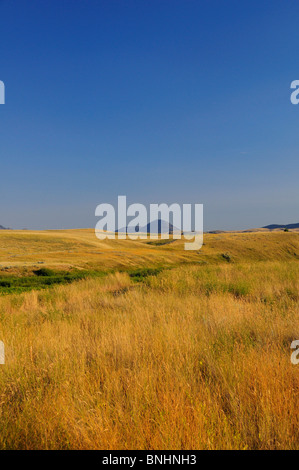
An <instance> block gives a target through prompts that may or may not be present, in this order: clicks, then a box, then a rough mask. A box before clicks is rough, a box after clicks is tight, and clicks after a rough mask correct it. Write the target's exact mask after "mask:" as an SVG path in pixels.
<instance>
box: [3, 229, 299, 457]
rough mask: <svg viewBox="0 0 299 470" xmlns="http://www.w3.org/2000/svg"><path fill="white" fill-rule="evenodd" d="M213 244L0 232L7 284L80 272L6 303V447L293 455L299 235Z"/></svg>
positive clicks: (217, 238)
mask: <svg viewBox="0 0 299 470" xmlns="http://www.w3.org/2000/svg"><path fill="white" fill-rule="evenodd" d="M204 242H205V245H204V247H203V249H202V250H200V251H199V252H186V251H184V250H183V244H182V242H181V241H173V242H172V243H168V244H159V243H154V244H153V243H152V242H151V243H150V244H149V243H147V242H145V241H136V242H132V241H129V240H125V241H116V240H115V241H111V240H110V241H106V242H100V241H99V240H97V239H96V238H95V237H94V234H93V232H92V231H88V230H81V231H79V230H78V231H65V232H40V233H38V232H5V233H3V234H2V233H1V234H0V264H1V269H2V271H1V276H2V277H6V278H7V279H8V278H11V277H15V278H18V279H19V280H20V281H19V282H21V280H24V279H25V278H26V279H27V278H29V279H30V281H28V282H31V281H32V279H39V278H42V277H45V278H47V276H39V275H36V273H34V271H38V270H41V269H44V270H49V269H51V270H52V271H50V275H49V276H48V277H49V278H50V277H51V276H52V277H53V276H54V277H55V276H56V277H57V276H58V277H59V276H61V277H64V276H72V275H74V278H73V279H71V278H69V279H68V280H65V282H69V283H68V284H66V285H63V284H64V280H63V281H61V282H60V283H59V284H56V283H55V282H53V284H52V285H51V286H50V287H49V286H47V285H46V286H42V287H43V290H37V289H36V286H33V285H31V287H30V289H31V291H30V292H21V293H11V294H8V293H7V292H6V295H2V296H0V321H1V323H0V339H1V340H3V341H4V343H5V347H6V364H5V365H4V366H0V413H1V420H0V448H2V449H12V448H17V449H37V448H43V449H51V448H52V449H69V448H71V449H73V448H75V449H83V448H84V449H86V448H88V449H89V448H98V449H117V448H121V449H134V448H137V449H153V448H154V449H219V448H226V449H246V448H249V449H282V448H287V449H296V448H297V449H298V447H299V434H298V429H299V426H298V425H299V419H298V409H299V399H298V397H299V394H298V391H299V373H298V372H299V368H298V367H299V366H295V365H293V364H292V363H291V361H290V355H291V350H290V344H291V342H292V341H293V340H294V339H299V322H298V313H299V308H298V306H299V265H298V254H299V234H298V233H292V232H289V233H280V232H276V233H263V232H259V233H246V234H234V233H232V234H217V235H207V236H205V240H204ZM45 273H47V271H45ZM75 273H77V274H78V273H79V274H80V273H81V274H82V276H84V277H85V279H81V280H80V279H79V278H76V276H75ZM48 274H49V272H48ZM77 274H76V275H77ZM79 274H78V276H79ZM38 287H41V286H38Z"/></svg>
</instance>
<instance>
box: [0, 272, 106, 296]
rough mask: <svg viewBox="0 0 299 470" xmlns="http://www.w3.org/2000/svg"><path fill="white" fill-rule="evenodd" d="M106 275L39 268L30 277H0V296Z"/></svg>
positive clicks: (102, 273)
mask: <svg viewBox="0 0 299 470" xmlns="http://www.w3.org/2000/svg"><path fill="white" fill-rule="evenodd" d="M105 274H106V273H104V272H101V271H86V270H85V271H81V270H80V271H79V270H74V271H53V270H52V269H48V268H41V269H38V270H36V271H33V275H30V276H13V275H5V276H0V294H14V293H22V292H28V291H31V290H40V289H46V288H48V287H51V286H54V285H58V284H70V283H71V282H74V281H80V280H82V279H86V278H87V277H99V276H103V275H105Z"/></svg>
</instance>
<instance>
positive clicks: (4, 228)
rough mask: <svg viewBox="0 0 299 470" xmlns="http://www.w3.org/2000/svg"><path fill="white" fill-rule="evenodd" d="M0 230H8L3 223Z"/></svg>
mask: <svg viewBox="0 0 299 470" xmlns="http://www.w3.org/2000/svg"><path fill="white" fill-rule="evenodd" d="M0 230H8V229H7V228H6V227H3V225H0Z"/></svg>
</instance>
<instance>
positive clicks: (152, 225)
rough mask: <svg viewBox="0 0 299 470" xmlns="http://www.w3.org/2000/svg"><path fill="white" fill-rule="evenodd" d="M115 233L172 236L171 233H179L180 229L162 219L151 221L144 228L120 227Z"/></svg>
mask: <svg viewBox="0 0 299 470" xmlns="http://www.w3.org/2000/svg"><path fill="white" fill-rule="evenodd" d="M116 232H121V233H139V232H140V233H158V234H161V233H169V234H170V235H172V234H173V233H180V232H181V231H180V229H178V228H176V227H174V225H172V224H171V223H170V222H165V220H162V219H157V220H152V221H151V222H149V223H148V224H147V225H145V226H144V227H139V226H138V225H136V226H135V227H134V226H133V227H128V226H127V227H122V228H120V229H118V230H116Z"/></svg>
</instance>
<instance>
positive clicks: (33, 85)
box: [0, 0, 299, 230]
mask: <svg viewBox="0 0 299 470" xmlns="http://www.w3.org/2000/svg"><path fill="white" fill-rule="evenodd" d="M0 20H1V28H0V80H2V81H4V82H5V86H6V104H5V105H1V106H0V158H1V184H0V198H1V206H0V208H1V210H0V224H2V225H4V226H9V227H12V228H25V227H26V228H32V229H45V228H75V227H94V226H95V223H96V219H95V216H94V210H95V207H96V206H97V205H98V204H100V203H103V202H108V203H112V204H116V201H117V196H118V195H127V197H128V202H129V203H133V202H140V203H144V204H149V203H158V202H166V203H171V202H178V203H203V204H204V220H205V230H212V229H243V228H249V227H257V226H261V225H266V224H268V223H291V222H299V203H298V201H299V184H298V171H299V158H298V156H299V105H298V106H294V105H292V104H291V103H290V95H291V90H290V83H291V82H292V81H293V80H296V79H297V80H299V66H298V63H299V62H298V54H299V28H298V21H299V2H298V0H289V1H288V2H283V1H282V0H280V1H278V0H271V1H270V0H268V1H266V0H259V1H255V0H250V1H247V0H242V1H240V0H238V1H237V0H236V1H232V0H226V1H224V0H221V1H220V0H180V1H178V0H150V1H147V0H134V1H133V0H123V1H122V0H117V1H116V0H105V1H104V0H103V1H101V0H98V1H95V0H86V1H83V0H72V1H70V0H69V1H67V0H42V1H41V0H31V1H30V2H28V1H26V0H22V1H20V0H11V1H9V0H2V1H1V0H0Z"/></svg>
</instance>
